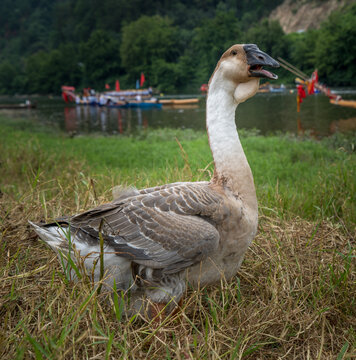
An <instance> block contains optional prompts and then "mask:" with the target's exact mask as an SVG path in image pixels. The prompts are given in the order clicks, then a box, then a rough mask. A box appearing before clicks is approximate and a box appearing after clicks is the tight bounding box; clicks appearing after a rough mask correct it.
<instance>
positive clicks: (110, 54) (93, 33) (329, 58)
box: [0, 0, 356, 94]
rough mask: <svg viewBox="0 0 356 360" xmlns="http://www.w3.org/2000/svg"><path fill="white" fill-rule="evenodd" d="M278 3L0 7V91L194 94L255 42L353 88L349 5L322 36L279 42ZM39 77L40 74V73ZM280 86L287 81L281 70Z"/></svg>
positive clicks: (91, 0) (122, 0) (83, 2)
mask: <svg viewBox="0 0 356 360" xmlns="http://www.w3.org/2000/svg"><path fill="white" fill-rule="evenodd" d="M281 2H282V0H273V1H267V0H263V1H258V0H253V1H248V0H242V1H239V2H235V1H232V0H225V1H218V0H210V1H201V0H193V1H190V2H181V1H169V2H167V1H164V0H150V1H147V0H146V1H143V0H136V1H126V0H115V1H114V0H101V1H100V2H98V1H97V0H64V1H62V0H51V1H44V0H42V1H37V2H34V1H30V0H16V1H9V0H4V1H2V2H1V3H0V22H1V23H2V24H3V25H4V26H3V27H2V28H1V29H0V93H8V94H13V93H24V92H27V93H59V92H60V86H61V85H64V84H67V85H73V86H76V87H79V88H82V87H88V86H90V87H95V88H96V89H98V90H102V89H103V88H104V85H105V83H108V82H109V83H111V85H113V83H114V81H115V79H118V78H119V79H120V82H121V85H122V87H134V85H135V81H136V79H137V78H138V76H139V74H140V73H141V72H144V73H145V77H146V80H147V81H146V85H148V86H153V87H157V88H158V90H160V91H168V92H177V91H184V90H186V89H191V90H194V91H196V90H197V89H198V88H199V87H200V85H201V83H205V82H207V81H208V79H209V76H210V74H211V72H212V71H213V69H214V66H215V64H216V61H217V59H218V58H219V57H220V55H221V54H222V52H223V51H224V50H226V48H227V47H229V46H230V45H231V44H234V43H247V42H249V43H256V44H257V45H258V46H259V47H260V48H261V50H264V51H266V52H268V53H270V54H271V55H272V56H274V57H278V56H281V57H283V58H285V59H286V60H288V61H289V62H291V63H292V64H294V65H295V66H297V67H298V68H301V69H302V70H303V71H304V72H306V73H307V74H310V73H311V72H312V71H313V70H314V69H315V68H318V69H319V73H320V78H321V81H322V82H324V83H327V84H329V85H355V81H356V80H355V79H356V65H355V64H356V55H355V54H356V50H355V44H356V31H355V26H354V24H355V22H356V10H355V8H356V5H355V4H351V5H349V6H346V7H345V8H344V9H341V11H338V12H334V13H333V14H332V15H331V16H330V18H329V19H328V20H327V21H326V22H325V23H324V24H323V25H322V26H321V28H320V29H319V30H310V31H307V32H305V33H301V34H289V35H285V34H284V33H283V31H282V28H281V27H280V25H279V24H278V22H269V21H268V20H267V19H266V17H267V16H268V15H269V13H270V11H271V10H273V9H274V8H275V7H276V6H277V5H279V4H280V3H281ZM40 72H41V74H40ZM278 75H279V77H280V81H283V82H285V81H292V80H293V76H291V75H290V74H287V73H286V72H285V71H284V70H283V69H281V70H279V74H278Z"/></svg>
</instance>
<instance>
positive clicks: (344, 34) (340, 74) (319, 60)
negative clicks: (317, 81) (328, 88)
mask: <svg viewBox="0 0 356 360" xmlns="http://www.w3.org/2000/svg"><path fill="white" fill-rule="evenodd" d="M315 59H316V65H317V67H318V69H319V75H320V77H321V78H324V79H325V80H326V81H327V83H329V84H330V85H333V86H335V85H356V4H354V5H352V6H350V7H348V8H347V9H345V10H344V11H343V12H335V13H333V14H331V16H330V17H329V19H328V20H327V21H326V22H325V23H323V25H322V26H321V28H320V30H319V37H318V41H317V43H316V47H315Z"/></svg>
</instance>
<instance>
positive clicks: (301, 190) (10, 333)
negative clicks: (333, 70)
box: [0, 119, 356, 359]
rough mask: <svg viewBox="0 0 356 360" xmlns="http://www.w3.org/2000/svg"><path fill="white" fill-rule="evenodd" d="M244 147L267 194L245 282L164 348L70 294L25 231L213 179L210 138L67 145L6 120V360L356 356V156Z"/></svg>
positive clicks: (202, 302)
mask: <svg viewBox="0 0 356 360" xmlns="http://www.w3.org/2000/svg"><path fill="white" fill-rule="evenodd" d="M240 137H241V140H242V142H243V146H244V149H245V151H246V155H247V158H248V160H249V162H250V165H251V168H252V171H253V173H254V178H255V183H256V189H257V193H258V199H259V205H260V225H259V234H258V236H257V238H256V240H255V241H254V243H253V245H252V247H251V249H249V251H248V252H247V256H246V259H245V261H244V263H243V266H242V268H241V271H240V272H239V274H238V277H235V278H234V279H233V281H229V282H222V284H221V285H218V286H215V287H210V288H208V289H202V290H201V291H198V292H191V291H188V293H187V297H186V299H185V302H184V306H183V309H182V311H181V312H180V313H179V317H176V318H171V319H169V320H168V321H167V322H165V323H164V324H162V327H161V330H160V334H159V336H158V337H156V336H155V332H156V331H157V329H156V328H155V327H154V326H153V325H152V324H147V323H144V322H142V321H140V320H139V319H136V320H134V319H131V320H132V321H131V322H129V323H127V322H123V321H121V320H120V311H119V309H118V308H117V307H116V306H115V304H116V303H115V301H114V300H112V299H110V300H109V301H107V298H105V294H100V295H97V294H96V293H93V291H92V287H91V285H90V284H88V283H87V282H86V281H84V279H83V281H81V282H79V283H77V284H73V283H71V282H68V280H67V279H66V278H65V276H63V273H62V271H61V268H60V266H59V263H58V261H57V258H56V257H55V255H54V254H53V253H52V252H51V251H50V250H48V249H47V248H46V247H45V246H44V245H43V244H42V243H41V242H39V241H38V239H37V237H36V236H35V234H34V233H33V232H32V230H31V229H30V228H29V227H28V225H27V220H28V219H31V220H33V221H39V220H41V219H46V220H49V219H52V218H55V217H58V216H61V215H63V214H72V213H76V212H79V211H82V210H84V209H88V208H90V207H93V206H95V205H98V204H100V203H102V202H105V201H109V200H111V198H112V195H111V189H112V187H113V186H115V185H118V184H122V185H134V186H137V187H146V186H154V185H158V184H162V183H168V182H175V181H196V180H207V179H209V178H210V176H211V172H212V163H211V160H212V159H211V153H210V149H209V146H208V142H207V138H206V135H205V134H204V133H200V132H194V131H183V130H169V129H164V130H153V131H149V132H145V131H142V132H141V133H140V134H137V136H135V137H124V136H122V137H98V136H80V137H74V138H70V137H68V136H66V135H64V134H62V135H58V134H55V133H54V132H52V131H50V130H48V129H47V128H38V129H37V130H36V131H34V129H32V128H29V127H28V125H27V123H26V122H21V121H18V122H17V123H16V124H14V123H13V122H12V120H11V121H7V120H6V119H0V166H1V183H0V190H1V193H0V194H1V195H0V205H1V206H0V211H1V213H0V218H1V234H2V235H1V236H2V238H1V240H2V242H1V244H2V246H1V248H0V252H1V256H0V259H1V260H0V264H1V265H0V267H1V272H2V274H3V275H2V277H1V278H0V280H1V284H2V287H1V288H0V304H1V308H0V311H1V315H2V318H3V319H4V321H3V322H2V324H1V325H0V328H1V332H2V333H3V334H4V336H3V339H4V341H3V343H4V345H3V347H2V349H1V350H0V354H1V358H4V359H5V358H7V359H10V358H11V359H12V358H28V357H35V358H37V359H40V358H75V357H78V358H84V357H95V356H97V357H100V358H105V357H106V358H110V356H113V357H114V358H132V359H139V358H145V357H146V356H150V357H153V358H167V359H169V358H175V357H180V358H186V357H188V358H199V359H201V358H214V359H217V358H224V359H225V358H226V359H227V358H229V359H230V358H244V359H245V358H250V359H255V358H266V359H267V358H268V359H277V358H278V357H281V356H283V355H286V357H287V358H288V356H290V358H293V359H298V358H303V356H304V357H306V356H307V354H309V355H310V358H320V359H327V358H336V357H338V358H339V359H342V358H343V356H344V355H345V354H351V351H352V341H353V335H354V331H353V327H352V323H353V319H354V316H355V313H354V311H355V310H354V309H355V300H354V296H353V295H352V294H355V287H354V284H355V282H354V280H355V279H354V276H355V274H354V273H353V272H352V264H351V261H352V251H353V249H352V246H353V239H354V236H355V229H354V223H355V204H356V198H355V196H356V195H355V194H356V191H355V179H356V158H355V155H354V154H351V153H348V152H346V151H344V150H343V149H342V148H341V149H340V148H339V147H340V146H336V147H337V148H339V149H333V148H331V147H330V146H329V145H330V141H329V143H326V142H316V141H314V140H309V139H298V138H296V137H293V136H270V137H262V136H258V135H256V134H253V133H251V132H249V133H248V132H246V131H241V132H240ZM113 301H114V303H113ZM116 305H117V304H116ZM152 334H153V335H152ZM5 339H6V340H5ZM287 354H288V355H287Z"/></svg>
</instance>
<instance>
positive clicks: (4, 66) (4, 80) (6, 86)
mask: <svg viewBox="0 0 356 360" xmlns="http://www.w3.org/2000/svg"><path fill="white" fill-rule="evenodd" d="M16 74H17V70H16V68H15V66H14V65H13V64H11V63H10V62H9V61H4V62H2V63H1V64H0V94H13V93H14V92H15V86H14V85H15V84H14V78H15V77H16Z"/></svg>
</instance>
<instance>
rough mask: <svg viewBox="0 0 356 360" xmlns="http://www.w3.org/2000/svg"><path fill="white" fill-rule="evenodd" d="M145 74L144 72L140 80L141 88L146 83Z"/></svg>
mask: <svg viewBox="0 0 356 360" xmlns="http://www.w3.org/2000/svg"><path fill="white" fill-rule="evenodd" d="M145 80H146V79H145V74H144V73H143V72H142V73H141V78H140V87H142V85H143V83H144V82H145Z"/></svg>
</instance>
